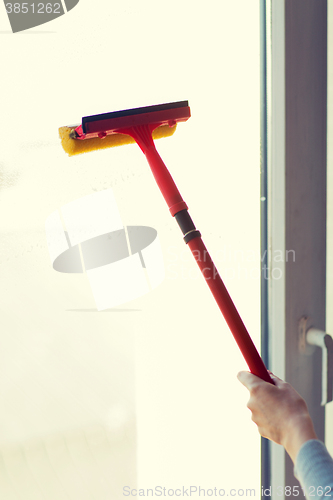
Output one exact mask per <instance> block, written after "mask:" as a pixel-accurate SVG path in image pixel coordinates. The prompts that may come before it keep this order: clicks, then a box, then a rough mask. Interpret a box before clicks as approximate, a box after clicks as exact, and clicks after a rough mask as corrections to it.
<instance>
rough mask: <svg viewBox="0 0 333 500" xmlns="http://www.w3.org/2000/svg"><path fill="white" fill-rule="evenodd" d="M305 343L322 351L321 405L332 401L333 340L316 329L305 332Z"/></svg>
mask: <svg viewBox="0 0 333 500" xmlns="http://www.w3.org/2000/svg"><path fill="white" fill-rule="evenodd" d="M306 342H307V343H308V344H310V345H315V346H318V347H321V349H322V365H321V366H322V368H321V369H322V386H321V387H322V388H321V391H322V392H321V405H322V406H324V405H326V404H327V403H329V402H330V401H332V400H333V394H332V393H333V339H332V337H331V336H330V335H328V334H327V333H326V332H323V331H322V330H317V328H310V329H309V330H308V331H307V332H306Z"/></svg>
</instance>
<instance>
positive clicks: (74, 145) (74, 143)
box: [59, 125, 177, 156]
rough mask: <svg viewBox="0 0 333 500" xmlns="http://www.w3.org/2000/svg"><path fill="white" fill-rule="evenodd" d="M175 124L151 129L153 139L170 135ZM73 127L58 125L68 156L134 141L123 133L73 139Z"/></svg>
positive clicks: (174, 128) (173, 130)
mask: <svg viewBox="0 0 333 500" xmlns="http://www.w3.org/2000/svg"><path fill="white" fill-rule="evenodd" d="M176 126H177V125H174V126H173V127H169V125H161V126H160V127H157V128H156V129H155V130H154V131H153V139H160V138H162V137H169V136H170V135H172V134H173V133H174V132H175V130H176ZM74 129H75V127H60V128H59V137H60V139H61V145H62V147H63V148H64V150H65V152H66V153H68V155H69V156H74V155H79V154H81V153H89V152H90V151H95V150H96V149H107V148H112V147H114V146H124V145H125V144H133V143H134V142H135V141H134V139H132V137H130V136H129V135H124V134H111V135H107V136H106V137H105V138H104V139H99V138H95V139H85V140H79V139H73V138H72V137H71V133H72V132H73V131H74Z"/></svg>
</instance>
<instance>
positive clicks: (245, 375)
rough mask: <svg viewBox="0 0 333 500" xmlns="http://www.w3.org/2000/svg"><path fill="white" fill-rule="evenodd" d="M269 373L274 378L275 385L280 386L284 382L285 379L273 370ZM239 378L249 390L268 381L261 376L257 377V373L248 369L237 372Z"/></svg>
mask: <svg viewBox="0 0 333 500" xmlns="http://www.w3.org/2000/svg"><path fill="white" fill-rule="evenodd" d="M268 372H269V374H270V376H271V378H272V379H273V382H274V384H275V385H277V386H279V385H280V384H281V383H283V380H281V379H280V378H279V377H277V376H276V375H274V373H272V372H271V371H269V370H268ZM237 378H238V380H239V381H240V382H241V383H242V384H243V385H244V386H245V387H246V388H247V389H248V390H249V391H251V390H252V389H253V388H254V387H257V386H258V385H261V384H267V383H268V382H265V381H264V380H262V379H261V378H259V377H257V376H256V375H253V373H250V372H246V371H241V372H239V373H238V374H237Z"/></svg>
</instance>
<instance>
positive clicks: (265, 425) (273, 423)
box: [237, 371, 318, 462]
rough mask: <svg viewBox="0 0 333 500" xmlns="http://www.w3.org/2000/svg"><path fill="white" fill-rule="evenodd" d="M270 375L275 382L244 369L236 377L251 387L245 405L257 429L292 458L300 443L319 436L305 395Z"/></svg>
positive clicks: (247, 386)
mask: <svg viewBox="0 0 333 500" xmlns="http://www.w3.org/2000/svg"><path fill="white" fill-rule="evenodd" d="M270 375H271V377H272V379H273V382H274V385H272V384H269V383H268V382H265V381H264V380H262V379H260V378H259V377H257V376H256V375H253V374H252V373H249V372H245V371H242V372H239V373H238V375H237V378H238V380H239V381H240V382H241V383H242V384H243V385H244V386H245V387H246V388H247V389H248V390H249V391H250V399H249V401H248V404H247V407H248V408H249V409H250V410H251V412H252V420H253V421H254V423H255V424H257V426H258V430H259V433H260V434H261V435H262V436H263V437H265V438H267V439H270V440H271V441H274V442H275V443H277V444H281V445H282V446H283V447H284V448H285V449H286V451H287V453H288V454H289V455H290V457H291V459H292V460H293V462H295V460H296V456H297V453H298V451H299V449H300V447H301V446H302V444H303V443H305V442H306V441H308V440H309V439H318V438H317V436H316V433H315V431H314V427H313V423H312V420H311V417H310V415H309V412H308V408H307V405H306V403H305V401H304V399H303V398H302V397H301V396H300V395H299V394H298V392H297V391H296V390H295V389H294V388H293V387H292V386H291V385H290V384H288V383H287V382H284V381H283V380H281V379H279V378H278V377H276V376H275V375H273V374H272V373H270Z"/></svg>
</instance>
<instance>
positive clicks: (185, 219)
mask: <svg viewBox="0 0 333 500" xmlns="http://www.w3.org/2000/svg"><path fill="white" fill-rule="evenodd" d="M175 219H176V221H177V222H178V225H179V227H180V229H181V230H182V233H183V234H184V235H185V236H184V241H185V243H188V242H189V241H191V240H193V238H198V236H201V234H200V231H198V230H197V229H196V227H195V225H194V222H193V220H192V219H191V216H190V214H189V213H188V211H187V210H181V211H180V212H178V213H176V214H175Z"/></svg>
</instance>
